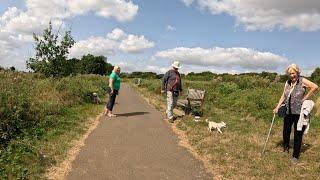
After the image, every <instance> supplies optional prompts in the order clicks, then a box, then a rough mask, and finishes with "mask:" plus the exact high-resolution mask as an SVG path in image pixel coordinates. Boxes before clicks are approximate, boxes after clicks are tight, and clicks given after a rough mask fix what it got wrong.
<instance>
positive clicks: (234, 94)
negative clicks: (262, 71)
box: [136, 80, 320, 179]
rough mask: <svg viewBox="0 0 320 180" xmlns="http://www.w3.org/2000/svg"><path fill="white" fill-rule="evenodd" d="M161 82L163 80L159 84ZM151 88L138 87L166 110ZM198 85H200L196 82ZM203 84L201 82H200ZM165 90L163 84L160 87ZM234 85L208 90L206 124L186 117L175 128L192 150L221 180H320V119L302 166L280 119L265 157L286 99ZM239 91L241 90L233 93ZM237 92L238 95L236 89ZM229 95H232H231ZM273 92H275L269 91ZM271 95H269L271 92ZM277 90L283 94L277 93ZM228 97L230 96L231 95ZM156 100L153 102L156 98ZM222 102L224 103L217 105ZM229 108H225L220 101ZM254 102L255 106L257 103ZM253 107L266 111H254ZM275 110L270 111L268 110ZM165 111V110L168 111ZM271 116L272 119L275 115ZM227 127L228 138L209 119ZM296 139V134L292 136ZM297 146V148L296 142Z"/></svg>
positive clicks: (306, 140)
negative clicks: (276, 110)
mask: <svg viewBox="0 0 320 180" xmlns="http://www.w3.org/2000/svg"><path fill="white" fill-rule="evenodd" d="M155 81H157V80H155ZM146 83H147V84H148V83H149V84H148V86H141V87H138V88H136V89H137V90H138V91H139V92H140V94H142V95H144V97H146V98H149V99H151V100H150V102H154V103H151V104H154V105H155V106H156V108H157V109H161V108H162V107H165V104H164V103H165V101H164V98H162V96H161V95H159V94H157V93H156V92H157V85H156V84H157V83H158V82H151V80H150V81H148V82H146ZM196 83H198V85H197V84H196ZM199 83H200V84H199ZM189 85H190V86H199V87H200V86H201V87H203V88H205V87H204V85H205V86H211V84H210V83H208V82H203V83H202V82H189ZM158 86H159V84H158ZM233 86H234V85H233V84H225V83H223V82H222V84H217V85H216V87H215V86H211V87H212V89H211V91H207V97H206V98H207V99H206V102H205V103H206V104H205V106H204V108H205V117H203V118H202V121H200V122H195V121H193V117H192V116H185V117H183V118H181V119H180V120H178V121H177V122H176V123H175V124H174V126H175V127H176V128H177V129H179V130H181V131H183V134H180V135H179V134H178V135H179V136H180V138H181V137H182V138H185V139H186V141H187V142H188V144H189V145H190V146H191V148H192V150H191V151H194V152H196V154H197V155H199V156H200V159H202V160H204V162H205V164H208V166H207V168H210V170H211V172H213V174H214V177H215V178H217V179H300V178H306V179H318V177H319V174H320V153H319V152H320V143H319V141H318V138H317V134H319V133H320V129H319V127H320V126H319V124H320V123H319V121H318V120H319V117H318V116H315V117H314V119H313V124H312V129H311V131H310V132H309V133H308V134H307V135H304V137H303V138H304V139H303V143H304V145H303V146H302V152H301V157H300V160H299V163H298V164H297V165H293V164H291V163H290V158H291V155H292V149H291V150H290V153H289V154H288V153H285V152H282V147H281V144H282V123H283V120H282V119H280V118H276V120H275V123H274V126H273V129H272V131H271V135H270V139H269V142H268V144H267V150H266V152H265V154H264V155H263V156H262V155H261V151H262V149H263V145H264V142H265V140H266V136H267V133H268V130H269V127H270V123H271V120H272V118H270V116H272V113H269V112H271V110H272V108H271V107H272V106H273V104H274V102H276V100H275V99H277V98H278V97H280V96H279V95H278V94H279V93H278V91H279V92H280V91H281V90H279V89H280V88H281V86H280V85H279V87H271V88H274V91H273V89H266V88H265V89H266V90H264V89H263V88H260V89H258V88H256V89H252V90H251V91H249V90H246V89H244V90H242V91H241V90H239V89H237V88H235V87H233ZM233 88H234V89H235V90H233ZM231 90H232V91H231ZM226 91H227V92H226ZM268 91H269V93H268ZM265 92H266V93H265ZM271 92H277V93H276V94H277V95H275V94H272V93H271ZM225 94H227V95H225ZM150 97H152V98H150ZM216 101H217V102H218V103H216ZM220 102H221V103H224V104H222V105H223V106H221V107H219V106H218V104H219V103H220ZM252 102H253V103H252ZM221 103H220V104H221ZM250 107H252V108H255V107H259V108H261V110H258V111H257V110H256V108H255V109H254V110H256V111H257V113H255V112H254V111H253V113H252V111H251V113H249V112H250ZM268 109H270V110H268ZM161 111H164V109H163V108H162V109H161ZM269 114H271V115H269ZM206 118H208V119H209V120H212V121H215V122H220V121H224V122H226V123H227V128H226V129H224V130H223V131H224V132H223V134H218V133H217V132H209V131H208V130H207V123H206V122H205V121H204V119H206ZM291 139H293V134H292V135H291ZM291 146H293V144H292V142H291Z"/></svg>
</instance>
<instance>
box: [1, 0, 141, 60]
mask: <svg viewBox="0 0 320 180" xmlns="http://www.w3.org/2000/svg"><path fill="white" fill-rule="evenodd" d="M25 5H26V9H25V10H20V9H18V8H16V7H9V8H8V9H7V11H5V12H4V13H3V14H2V15H1V14H0V33H1V34H0V48H1V53H0V59H1V60H2V61H4V60H5V59H8V57H9V56H13V55H14V54H15V51H19V49H21V48H23V47H24V46H26V45H27V44H26V43H29V45H30V44H31V42H32V41H33V38H32V34H33V33H36V34H39V33H40V32H41V31H42V30H43V29H45V28H47V27H48V23H49V21H51V22H52V26H53V29H54V30H55V31H57V30H58V29H60V28H61V29H62V30H63V29H65V26H66V24H65V21H66V20H67V19H69V18H72V17H75V16H79V15H86V14H87V13H95V14H96V15H97V16H101V17H104V18H115V19H117V20H118V21H121V22H124V21H130V20H132V19H133V18H134V17H135V15H136V14H137V12H138V9H139V7H138V5H135V4H133V2H132V1H131V0H92V1H82V0H46V1H43V0H25ZM118 33H119V32H118ZM118 36H119V38H121V34H120V35H119V34H118ZM113 37H114V38H116V34H113ZM109 40H112V38H109ZM96 41H100V42H101V39H100V40H99V39H90V42H89V44H92V43H94V42H96ZM107 42H108V41H107ZM97 45H98V44H97ZM77 46H79V47H78V48H79V49H81V48H84V45H83V42H81V43H79V44H78V45H77ZM109 46H111V47H112V46H113V45H109ZM109 46H106V47H101V49H107V51H106V52H105V53H106V54H109V53H111V52H113V51H112V50H110V49H113V48H111V47H109ZM89 49H90V48H89ZM98 49H99V48H98ZM109 50H110V51H109ZM96 51H97V52H99V50H96ZM77 53H78V52H75V54H77ZM14 59H16V58H14ZM1 64H6V63H1ZM12 64H15V63H13V62H12ZM24 66H25V65H24Z"/></svg>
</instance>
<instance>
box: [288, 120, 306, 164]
mask: <svg viewBox="0 0 320 180" xmlns="http://www.w3.org/2000/svg"><path fill="white" fill-rule="evenodd" d="M298 120H299V115H297V114H289V115H288V114H287V115H286V117H285V118H284V123H283V147H284V148H289V142H290V134H291V128H292V124H294V145H293V155H292V156H293V157H295V158H297V159H298V158H299V155H300V150H301V143H302V136H303V132H304V130H305V128H306V126H303V127H302V131H297V124H298Z"/></svg>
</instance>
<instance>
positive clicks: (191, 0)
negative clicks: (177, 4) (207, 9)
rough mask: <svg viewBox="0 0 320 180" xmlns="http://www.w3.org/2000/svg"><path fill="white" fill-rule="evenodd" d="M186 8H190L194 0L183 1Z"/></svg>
mask: <svg viewBox="0 0 320 180" xmlns="http://www.w3.org/2000/svg"><path fill="white" fill-rule="evenodd" d="M182 1H183V3H184V4H185V5H186V6H190V5H191V4H192V3H193V1H194V0H182Z"/></svg>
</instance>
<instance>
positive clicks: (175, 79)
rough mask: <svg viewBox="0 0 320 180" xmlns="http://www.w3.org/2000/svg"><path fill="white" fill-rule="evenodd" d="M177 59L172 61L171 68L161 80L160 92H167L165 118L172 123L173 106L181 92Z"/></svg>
mask: <svg viewBox="0 0 320 180" xmlns="http://www.w3.org/2000/svg"><path fill="white" fill-rule="evenodd" d="M180 67H181V66H180V62H179V61H173V63H172V69H170V70H169V71H167V72H166V73H165V74H164V76H163V80H162V87H161V93H164V92H166V93H167V111H166V114H167V119H166V120H168V121H169V122H170V123H173V121H174V119H173V108H174V107H175V106H176V105H177V101H178V96H179V95H180V94H181V93H182V86H181V77H180V73H179V72H178V70H179V68H180Z"/></svg>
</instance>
